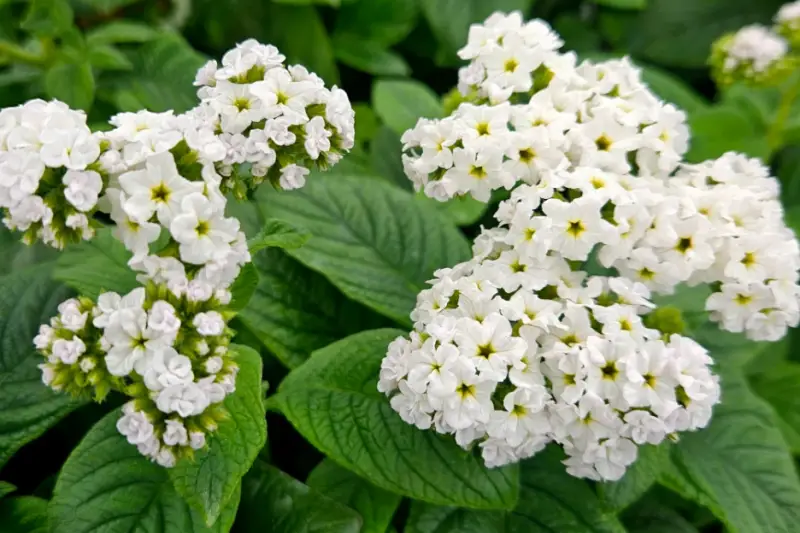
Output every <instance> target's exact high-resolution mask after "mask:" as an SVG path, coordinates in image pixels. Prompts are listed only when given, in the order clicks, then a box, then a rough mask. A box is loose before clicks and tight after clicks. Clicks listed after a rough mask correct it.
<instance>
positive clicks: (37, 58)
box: [0, 41, 45, 65]
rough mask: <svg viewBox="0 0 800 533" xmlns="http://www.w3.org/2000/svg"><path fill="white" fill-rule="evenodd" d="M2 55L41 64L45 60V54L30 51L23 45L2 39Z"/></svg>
mask: <svg viewBox="0 0 800 533" xmlns="http://www.w3.org/2000/svg"><path fill="white" fill-rule="evenodd" d="M2 56H6V57H8V58H9V59H13V60H16V61H19V62H21V63H28V64H31V65H41V64H42V63H44V62H45V56H43V55H39V54H34V53H33V52H29V51H27V50H25V49H24V48H22V47H21V46H19V45H17V44H14V43H11V42H8V41H0V57H2Z"/></svg>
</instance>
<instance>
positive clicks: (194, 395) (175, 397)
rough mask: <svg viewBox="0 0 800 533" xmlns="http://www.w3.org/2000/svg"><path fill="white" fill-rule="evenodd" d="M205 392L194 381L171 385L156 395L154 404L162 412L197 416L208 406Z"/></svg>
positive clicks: (182, 415) (184, 416)
mask: <svg viewBox="0 0 800 533" xmlns="http://www.w3.org/2000/svg"><path fill="white" fill-rule="evenodd" d="M209 404H210V402H209V399H208V396H207V395H206V393H205V392H204V391H203V390H202V388H201V387H200V386H199V385H197V384H196V383H181V384H176V385H171V386H169V387H167V388H165V389H163V390H162V391H161V392H159V393H158V396H157V397H156V405H157V407H158V409H159V411H161V412H162V413H167V414H169V413H178V415H180V416H181V417H183V418H186V417H189V416H197V415H199V414H201V413H202V412H203V411H205V410H206V408H207V407H208V406H209Z"/></svg>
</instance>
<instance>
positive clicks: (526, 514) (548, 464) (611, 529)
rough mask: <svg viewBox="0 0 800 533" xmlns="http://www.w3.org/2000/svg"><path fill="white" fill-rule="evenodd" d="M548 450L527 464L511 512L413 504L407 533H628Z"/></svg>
mask: <svg viewBox="0 0 800 533" xmlns="http://www.w3.org/2000/svg"><path fill="white" fill-rule="evenodd" d="M562 457H563V453H562V452H561V451H560V450H558V449H557V448H554V447H550V448H548V449H546V450H544V451H542V452H540V453H539V454H537V455H536V456H534V457H533V458H532V459H529V460H527V461H523V463H522V467H521V481H522V483H521V489H520V495H519V503H517V505H516V507H515V508H514V509H513V510H511V511H509V512H486V511H471V510H467V509H458V508H453V507H438V506H433V505H427V504H422V503H420V502H413V503H412V504H411V514H410V516H409V519H408V524H407V526H406V530H405V533H516V532H525V533H553V532H559V533H561V532H565V533H566V532H575V533H579V532H580V533H625V529H624V528H623V527H622V524H620V522H619V521H618V520H617V518H616V517H615V516H614V514H613V513H611V512H610V511H609V510H607V509H605V508H604V507H603V505H602V503H601V502H600V501H599V500H598V499H597V497H596V496H595V494H594V492H593V491H592V489H591V488H590V487H589V485H587V484H586V482H585V481H583V480H581V479H578V478H574V477H572V476H570V475H569V474H567V472H566V470H565V469H564V465H562V464H561V462H560V459H561V458H562Z"/></svg>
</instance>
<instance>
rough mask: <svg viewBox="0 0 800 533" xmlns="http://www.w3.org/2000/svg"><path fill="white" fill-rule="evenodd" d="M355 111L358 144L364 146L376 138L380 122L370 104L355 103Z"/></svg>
mask: <svg viewBox="0 0 800 533" xmlns="http://www.w3.org/2000/svg"><path fill="white" fill-rule="evenodd" d="M353 111H355V112H356V144H357V145H359V146H362V145H363V144H364V143H368V142H371V141H372V139H374V138H375V134H376V133H377V132H378V127H379V126H380V122H379V121H378V115H376V114H375V111H373V110H372V108H371V107H370V106H369V104H365V103H363V102H362V103H360V104H353Z"/></svg>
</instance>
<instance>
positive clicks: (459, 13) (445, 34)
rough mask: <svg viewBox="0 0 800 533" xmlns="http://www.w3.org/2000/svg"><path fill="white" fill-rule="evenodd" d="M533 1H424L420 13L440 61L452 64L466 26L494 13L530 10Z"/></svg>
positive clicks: (464, 40)
mask: <svg viewBox="0 0 800 533" xmlns="http://www.w3.org/2000/svg"><path fill="white" fill-rule="evenodd" d="M532 4H533V0H493V1H492V2H487V1H486V0H425V1H423V2H420V6H421V7H422V13H423V15H425V18H426V19H427V21H428V24H429V25H430V27H431V29H432V30H433V33H434V35H436V38H437V40H438V41H439V44H440V45H441V47H442V51H443V59H444V60H445V62H446V63H452V62H453V61H455V60H456V59H457V56H456V51H457V50H458V49H460V48H461V47H463V46H465V45H466V44H467V33H468V31H469V26H470V24H473V23H481V22H483V21H484V20H485V19H486V18H487V17H488V16H489V15H491V14H492V13H493V12H495V11H503V12H511V11H517V10H519V11H522V12H523V13H524V14H526V13H527V11H528V10H529V9H530V7H531V5H532ZM525 18H527V17H525Z"/></svg>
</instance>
